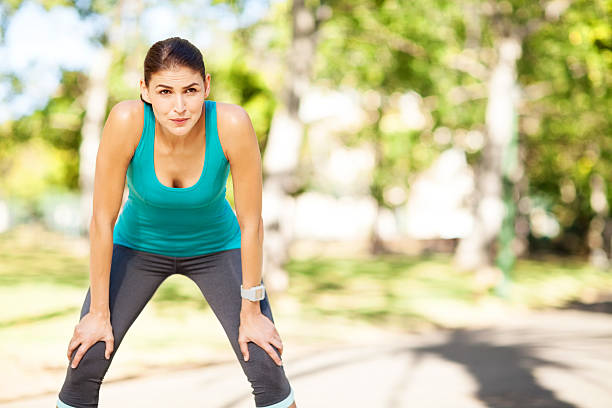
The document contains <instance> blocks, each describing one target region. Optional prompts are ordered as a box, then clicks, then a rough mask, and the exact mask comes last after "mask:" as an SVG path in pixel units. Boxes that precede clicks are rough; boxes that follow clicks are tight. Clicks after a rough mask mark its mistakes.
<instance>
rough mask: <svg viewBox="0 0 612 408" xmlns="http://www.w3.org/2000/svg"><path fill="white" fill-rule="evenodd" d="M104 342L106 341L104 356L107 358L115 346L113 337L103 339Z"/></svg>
mask: <svg viewBox="0 0 612 408" xmlns="http://www.w3.org/2000/svg"><path fill="white" fill-rule="evenodd" d="M105 342H106V350H105V351H104V357H106V359H107V360H108V359H109V358H110V355H111V354H112V353H113V350H114V348H115V346H114V342H115V341H114V340H113V339H110V340H105Z"/></svg>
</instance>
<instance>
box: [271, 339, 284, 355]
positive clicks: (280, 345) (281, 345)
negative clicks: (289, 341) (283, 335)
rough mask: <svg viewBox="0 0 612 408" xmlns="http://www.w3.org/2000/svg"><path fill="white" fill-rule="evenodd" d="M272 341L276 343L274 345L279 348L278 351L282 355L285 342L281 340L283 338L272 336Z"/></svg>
mask: <svg viewBox="0 0 612 408" xmlns="http://www.w3.org/2000/svg"><path fill="white" fill-rule="evenodd" d="M270 343H272V344H274V346H275V347H276V348H277V349H278V352H279V353H280V355H281V356H282V355H283V342H282V341H281V339H280V338H278V337H272V340H270Z"/></svg>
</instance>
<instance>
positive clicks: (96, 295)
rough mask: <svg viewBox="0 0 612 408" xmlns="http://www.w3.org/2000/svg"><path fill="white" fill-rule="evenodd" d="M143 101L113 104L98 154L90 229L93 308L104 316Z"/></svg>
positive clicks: (93, 310) (106, 311)
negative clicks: (115, 233)
mask: <svg viewBox="0 0 612 408" xmlns="http://www.w3.org/2000/svg"><path fill="white" fill-rule="evenodd" d="M140 104H141V102H138V101H124V102H120V103H118V104H117V105H115V106H114V107H113V109H112V110H111V112H110V114H109V115H108V119H107V121H106V124H105V126H104V130H103V131H102V138H101V141H100V146H99V148H98V154H97V157H96V172H95V178H94V196H93V216H92V218H91V223H90V229H89V238H90V243H91V250H90V267H89V270H90V282H91V306H90V312H92V313H98V314H101V315H103V316H109V315H110V311H109V305H108V294H109V275H110V263H111V259H112V252H113V227H114V226H115V221H116V220H117V215H118V213H119V209H120V208H121V201H122V198H123V189H124V187H125V175H126V171H127V167H128V165H129V163H130V160H131V158H132V155H133V153H134V150H135V146H134V144H135V143H136V144H137V141H138V138H137V137H136V138H135V137H134V136H135V135H137V132H138V126H139V124H140V123H142V120H140V121H138V120H136V118H139V117H140V116H142V115H140V116H138V114H139V112H138V110H139V105H140ZM140 112H142V109H141V108H140ZM141 129H142V127H141Z"/></svg>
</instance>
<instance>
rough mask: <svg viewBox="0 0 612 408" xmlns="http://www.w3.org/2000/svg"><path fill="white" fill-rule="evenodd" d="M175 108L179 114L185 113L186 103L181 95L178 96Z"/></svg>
mask: <svg viewBox="0 0 612 408" xmlns="http://www.w3.org/2000/svg"><path fill="white" fill-rule="evenodd" d="M174 108H175V109H176V111H177V112H184V111H185V101H184V100H183V97H182V96H181V95H179V96H177V98H176V101H175V103H174Z"/></svg>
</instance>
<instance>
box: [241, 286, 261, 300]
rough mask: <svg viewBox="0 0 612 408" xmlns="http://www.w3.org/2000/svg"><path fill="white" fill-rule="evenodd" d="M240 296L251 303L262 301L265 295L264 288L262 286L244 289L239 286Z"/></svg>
mask: <svg viewBox="0 0 612 408" xmlns="http://www.w3.org/2000/svg"><path fill="white" fill-rule="evenodd" d="M240 295H241V296H242V297H243V298H245V299H249V300H251V301H257V300H262V299H263V298H264V297H265V295H266V288H265V287H264V285H263V284H261V285H259V286H253V287H252V288H248V289H245V288H244V287H243V286H242V285H240Z"/></svg>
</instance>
